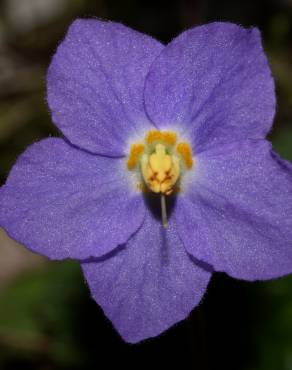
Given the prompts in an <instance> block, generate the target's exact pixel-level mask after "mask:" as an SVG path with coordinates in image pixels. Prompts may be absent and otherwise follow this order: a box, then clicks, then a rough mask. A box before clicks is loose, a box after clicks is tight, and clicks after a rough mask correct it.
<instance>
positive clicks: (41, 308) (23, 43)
mask: <svg viewBox="0 0 292 370" xmlns="http://www.w3.org/2000/svg"><path fill="white" fill-rule="evenodd" d="M9 1H10V3H9ZM21 1H22V2H26V3H27V7H28V6H29V3H41V1H37V0H21ZM50 2H51V4H52V7H53V6H55V8H54V9H53V8H52V10H51V13H50V14H53V15H52V16H51V17H49V18H48V11H47V10H46V12H47V13H46V17H45V18H44V20H43V21H41V19H42V17H40V16H38V17H37V16H36V17H35V18H32V19H33V22H32V21H31V24H30V23H29V22H27V23H23V26H22V25H21V23H19V22H20V20H21V21H22V22H24V20H25V19H24V15H21V14H20V15H19V14H18V13H19V9H17V2H15V1H14V2H13V1H11V0H7V1H4V0H2V1H0V10H1V11H0V183H1V182H2V183H3V182H4V181H5V178H6V176H7V174H8V172H9V170H10V168H11V166H12V165H13V163H14V162H15V160H16V158H17V156H18V155H19V154H20V153H21V152H22V151H23V150H24V149H25V148H26V147H27V146H28V145H30V144H31V143H33V142H35V141H37V140H39V139H41V138H43V137H47V136H49V135H54V136H56V135H59V133H58V132H57V129H56V128H55V127H54V126H53V124H52V123H51V119H50V115H49V112H48V108H47V105H46V101H45V88H46V86H45V75H46V69H47V66H48V64H49V62H50V58H51V55H52V54H53V52H54V50H55V48H56V46H57V44H58V42H59V41H60V40H61V39H62V37H63V35H64V33H65V31H66V29H67V27H68V25H69V24H70V22H71V21H72V20H73V19H74V18H76V17H85V16H96V17H101V18H107V19H112V20H116V21H122V22H123V23H126V24H128V25H129V26H131V27H134V28H136V29H138V30H140V31H142V32H146V33H149V34H151V35H153V36H155V37H158V38H159V39H161V40H162V41H165V42H166V41H169V40H170V39H171V38H173V37H174V36H175V35H176V34H178V33H179V32H180V31H181V30H183V29H185V28H187V27H190V26H193V25H196V24H199V23H204V22H206V21H211V20H227V21H232V22H236V23H240V24H243V25H246V26H250V25H257V26H259V27H260V28H261V30H262V31H263V37H264V45H265V49H266V51H267V54H268V56H269V60H270V64H271V67H272V70H273V74H274V77H275V80H276V88H277V99H278V103H277V104H278V105H277V115H276V118H275V125H274V128H273V131H272V133H271V134H270V139H271V140H272V142H273V145H274V148H275V149H276V150H277V151H278V152H279V153H280V155H282V156H283V157H284V158H286V159H288V160H291V161H292V47H291V46H292V45H291V43H292V26H291V25H292V1H291V0H282V1H279V0H266V1H265V0H253V1H251V0H247V1H244V2H243V1H234V0H224V1H220V2H218V1H216V0H206V1H196V0H195V1H192V0H181V1H179V0H176V1H173V2H168V1H165V0H164V1H163V0H161V1H154V0H151V1H146V0H142V1H135V0H124V1H122V2H120V1H118V0H116V1H115V0H98V1H89V0H71V1H66V0H64V1H61V0H60V1H59V2H58V1H57V2H56V1H52V0H47V4H49V3H50ZM8 3H9V4H10V5H9V6H8ZM13 3H15V4H16V5H15V6H16V7H15V8H13V6H12V5H13ZM11 4H12V5H11ZM18 4H19V2H18ZM54 4H55V5H54ZM56 4H57V6H56ZM25 9H26V8H25ZM27 9H28V8H27ZM17 17H19V18H17ZM26 17H27V15H26ZM287 217H291V215H287ZM115 356H116V357H118V358H119V361H120V365H121V364H123V365H126V366H128V365H129V364H130V363H131V364H134V365H135V368H138V367H140V366H141V364H144V365H145V364H149V366H148V367H150V366H152V365H153V363H152V361H151V358H152V357H153V356H159V357H160V361H162V362H163V364H164V367H166V365H168V364H169V365H172V366H173V365H174V364H175V363H176V362H177V363H178V366H180V367H181V368H185V369H187V368H192V369H193V368H194V369H195V368H196V369H217V368H221V367H222V368H224V369H225V370H228V369H230V370H235V369H239V370H240V369H241V370H291V369H292V278H291V277H286V278H282V279H280V280H276V281H272V282H265V283H255V284H248V283H243V282H238V281H235V280H231V279H229V278H228V277H226V276H224V275H220V274H218V275H216V276H215V277H214V278H213V279H212V282H211V284H210V287H209V289H208V293H207V295H206V297H205V299H204V302H203V304H202V305H201V306H200V307H199V309H197V310H195V313H194V314H192V316H191V318H190V319H189V320H188V321H187V322H185V323H182V324H179V325H178V326H177V327H175V328H173V329H171V330H170V331H169V332H168V333H166V334H164V335H163V336H162V337H160V338H156V339H154V340H152V341H150V342H148V343H144V344H140V345H139V346H135V348H133V347H129V346H127V345H124V344H123V342H122V341H121V340H120V339H119V337H118V335H117V334H116V333H115V332H114V331H113V330H112V327H111V324H110V323H109V322H108V321H107V319H105V318H104V317H103V315H102V313H101V310H100V309H98V308H97V306H96V305H95V304H94V303H93V302H92V301H91V300H90V298H89V293H88V291H87V288H86V285H85V283H84V280H83V278H82V275H81V273H80V269H79V267H78V265H77V264H76V263H74V262H65V263H54V264H53V263H52V264H48V265H47V267H46V268H44V269H42V270H38V271H34V272H31V273H27V274H26V275H24V276H22V277H21V278H20V279H17V280H15V281H12V282H11V284H9V285H8V286H6V288H5V289H4V288H2V290H1V291H0V369H4V370H9V369H12V370H17V369H22V370H23V369H93V368H98V367H100V368H103V366H101V362H102V361H104V360H107V361H108V363H109V362H110V361H111V360H112V357H115Z"/></svg>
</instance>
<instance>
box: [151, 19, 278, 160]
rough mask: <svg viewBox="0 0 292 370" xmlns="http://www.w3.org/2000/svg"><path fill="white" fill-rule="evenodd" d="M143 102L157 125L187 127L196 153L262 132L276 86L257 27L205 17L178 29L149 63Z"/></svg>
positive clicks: (269, 120)
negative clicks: (203, 21)
mask: <svg viewBox="0 0 292 370" xmlns="http://www.w3.org/2000/svg"><path fill="white" fill-rule="evenodd" d="M145 105H146V110H147V112H148V114H149V116H150V118H151V119H152V120H153V121H154V123H155V124H156V125H157V126H160V127H163V126H168V125H171V124H174V125H175V124H177V126H180V127H181V130H182V131H185V132H186V133H188V135H189V137H190V140H191V141H192V144H193V147H194V150H195V152H197V153H198V152H200V151H202V150H205V149H206V148H210V147H211V146H212V145H213V144H219V143H228V142H230V141H235V140H241V139H248V138H263V137H264V136H265V135H266V134H267V132H268V131H269V129H270V128H271V125H272V120H273V117H274V113H275V92H274V82H273V78H272V76H271V71H270V69H269V66H268V63H267V59H266V57H265V55H264V52H263V49H262V46H261V39H260V34H259V31H258V30H257V29H255V28H252V29H244V28H242V27H240V26H237V25H235V24H231V23H210V24H207V25H204V26H200V27H195V28H193V29H190V30H188V31H186V32H184V33H182V34H181V35H179V36H178V37H177V38H175V39H174V40H173V41H172V42H171V43H170V44H169V45H167V46H166V47H165V49H164V50H163V51H162V52H161V54H160V55H159V57H158V58H157V59H156V60H155V62H154V63H153V64H152V66H151V68H150V72H149V74H148V76H147V78H146V88H145Z"/></svg>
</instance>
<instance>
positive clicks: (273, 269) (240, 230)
mask: <svg viewBox="0 0 292 370" xmlns="http://www.w3.org/2000/svg"><path fill="white" fill-rule="evenodd" d="M291 212H292V165H291V164H289V163H288V162H285V161H282V160H281V159H280V158H278V157H277V156H276V155H275V154H274V153H273V152H272V150H271V145H270V144H269V143H268V142H267V141H265V140H247V141H243V142H238V143H233V144H229V145H226V146H224V147H222V148H219V149H218V148H217V149H215V148H214V149H213V150H210V151H206V152H204V153H201V154H200V155H199V156H198V157H197V158H196V168H195V176H194V178H193V184H192V187H191V188H190V189H189V191H188V192H186V193H185V195H184V196H181V197H180V198H179V199H178V202H177V213H176V215H177V218H176V219H177V223H178V230H179V234H180V236H181V238H182V240H183V242H184V244H185V247H186V249H187V250H188V252H189V253H191V254H192V255H193V256H194V257H195V258H197V259H199V260H202V261H204V262H207V263H209V264H210V265H212V266H213V267H214V269H215V270H216V271H224V272H226V273H228V274H229V275H231V276H233V277H236V278H240V279H246V280H259V279H270V278H275V277H279V276H282V275H285V274H288V273H291V272H292V217H291Z"/></svg>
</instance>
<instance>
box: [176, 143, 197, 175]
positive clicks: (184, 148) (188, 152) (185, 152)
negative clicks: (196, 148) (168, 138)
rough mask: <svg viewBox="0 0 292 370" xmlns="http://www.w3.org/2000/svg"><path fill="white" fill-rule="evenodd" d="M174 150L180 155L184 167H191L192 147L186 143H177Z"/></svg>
mask: <svg viewBox="0 0 292 370" xmlns="http://www.w3.org/2000/svg"><path fill="white" fill-rule="evenodd" d="M176 151H177V153H178V154H180V155H181V157H182V159H183V161H184V163H185V165H186V167H187V168H188V169H191V168H192V167H193V158H192V149H191V147H190V146H189V144H188V143H185V142H182V143H179V144H178V145H177V147H176Z"/></svg>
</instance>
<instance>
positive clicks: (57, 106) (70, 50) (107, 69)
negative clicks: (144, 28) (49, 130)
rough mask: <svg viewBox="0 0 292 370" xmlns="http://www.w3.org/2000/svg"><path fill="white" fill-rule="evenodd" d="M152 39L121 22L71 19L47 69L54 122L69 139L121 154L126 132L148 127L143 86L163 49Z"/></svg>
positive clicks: (95, 150) (83, 146)
mask: <svg viewBox="0 0 292 370" xmlns="http://www.w3.org/2000/svg"><path fill="white" fill-rule="evenodd" d="M162 48H163V46H162V45H161V44H160V43H159V42H158V41H156V40H154V39H152V38H150V37H148V36H146V35H143V34H140V33H138V32H136V31H133V30H131V29H129V28H127V27H125V26H123V25H121V24H118V23H112V22H102V21H99V20H97V19H87V20H85V19H84V20H80V19H79V20H77V21H75V22H74V23H73V24H72V25H71V27H70V28H69V31H68V33H67V35H66V38H65V40H64V41H63V42H62V43H61V44H60V46H59V47H58V50H57V52H56V54H55V56H54V58H53V61H52V63H51V65H50V68H49V72H48V103H49V106H50V108H51V110H52V115H53V121H54V122H55V124H56V125H57V126H58V127H59V128H60V129H61V130H62V132H63V133H64V134H65V135H66V137H67V138H68V139H69V140H70V141H71V142H72V143H73V144H76V145H78V146H80V147H82V148H85V149H86V150H89V151H91V152H94V153H99V154H106V155H110V156H121V155H122V154H123V153H124V151H125V149H126V143H127V141H128V140H129V136H131V135H132V136H133V135H135V134H136V132H137V131H138V132H139V131H141V130H144V129H145V128H147V127H150V123H149V122H148V121H149V120H148V118H147V117H146V114H145V111H144V102H143V88H144V80H145V76H146V74H147V72H148V70H149V66H150V64H151V63H152V62H153V60H154V58H155V57H156V56H157V55H158V53H159V52H160V51H161V50H162Z"/></svg>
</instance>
